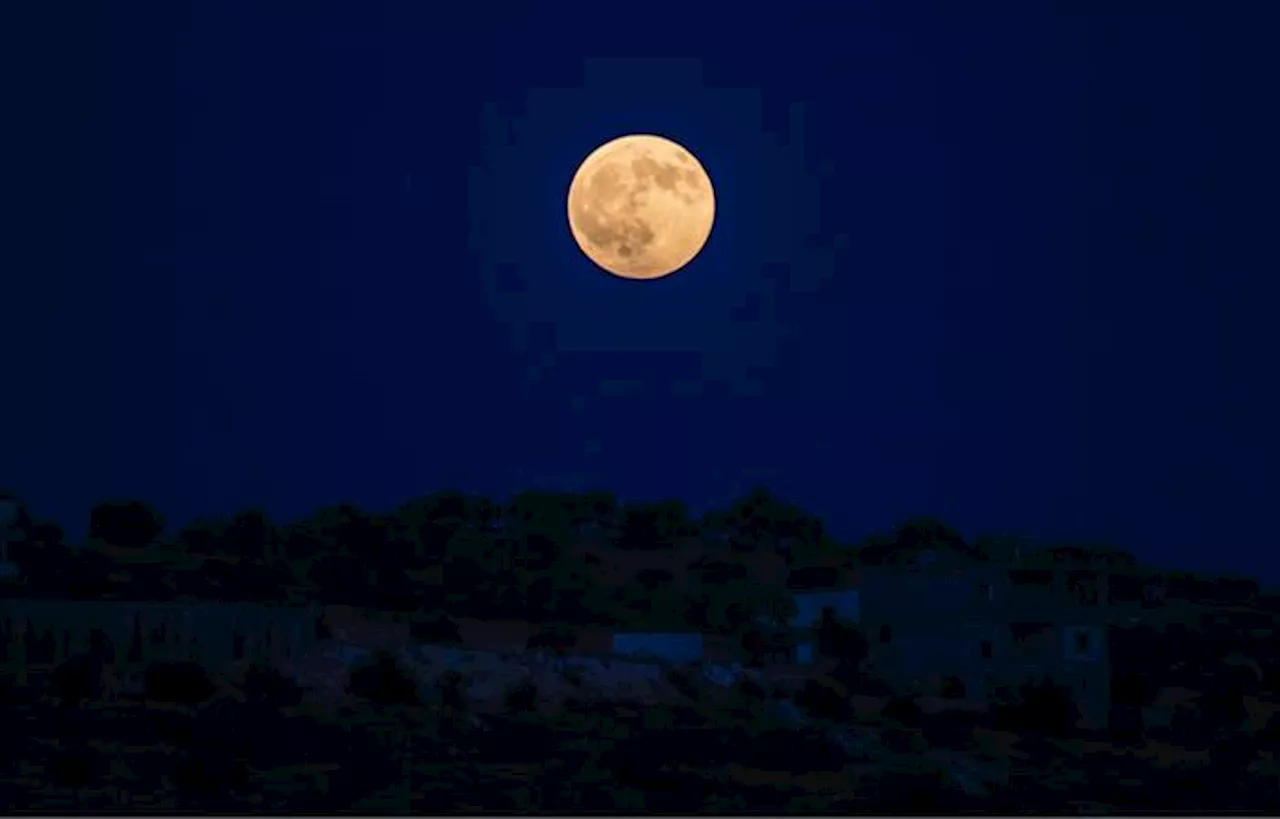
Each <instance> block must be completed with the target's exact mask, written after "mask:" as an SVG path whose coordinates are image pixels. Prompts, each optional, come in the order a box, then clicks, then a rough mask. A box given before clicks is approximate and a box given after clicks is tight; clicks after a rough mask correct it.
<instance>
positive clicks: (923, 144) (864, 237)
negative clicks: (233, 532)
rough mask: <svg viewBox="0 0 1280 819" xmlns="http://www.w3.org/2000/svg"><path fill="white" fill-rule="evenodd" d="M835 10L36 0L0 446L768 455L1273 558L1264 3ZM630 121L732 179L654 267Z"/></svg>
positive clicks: (5, 459)
mask: <svg viewBox="0 0 1280 819" xmlns="http://www.w3.org/2000/svg"><path fill="white" fill-rule="evenodd" d="M824 5H829V6H830V10H829V11H827V12H826V14H827V15H828V16H827V17H821V16H817V15H816V12H815V11H814V9H818V8H821V7H823V6H819V5H814V6H813V8H812V9H810V10H809V11H807V12H804V13H800V12H795V13H791V12H787V11H785V10H782V9H781V8H777V9H775V10H774V11H773V12H771V13H770V14H767V15H753V14H748V13H745V12H743V11H741V10H739V11H736V12H734V13H732V14H726V13H724V12H723V11H717V10H715V9H716V6H715V4H706V9H707V10H706V11H695V12H692V14H697V15H702V16H700V17H696V18H695V17H690V16H689V15H690V14H691V12H690V11H689V9H695V10H698V9H703V8H704V7H703V5H700V4H682V5H677V6H672V7H671V9H669V10H668V11H667V12H661V11H660V10H658V9H657V8H656V7H655V8H653V9H649V8H647V7H644V6H641V7H635V6H634V5H633V4H626V5H623V6H618V7H617V8H616V9H611V8H610V6H609V4H597V5H596V6H594V9H595V12H594V13H595V16H593V17H592V18H590V19H586V18H583V19H572V18H569V17H565V18H562V19H553V18H547V17H540V16H538V15H537V14H536V13H535V12H534V11H533V9H535V8H550V7H548V6H546V5H545V4H523V6H521V7H524V8H527V9H529V10H528V11H524V12H520V11H515V10H510V9H508V10H502V9H500V8H499V7H495V6H493V5H491V4H483V3H462V4H448V7H447V8H445V7H444V6H437V5H436V4H430V3H416V2H415V3H409V2H404V3H378V2H373V0H367V1H366V2H351V3H335V2H323V3H308V4H297V5H296V6H292V7H291V5H290V4H272V3H247V2H212V0H209V1H208V2H198V3H195V2H186V3H180V2H173V3H166V4H159V3H156V4H138V5H133V4H96V8H95V10H93V11H86V10H85V8H84V7H82V6H74V7H73V6H67V7H60V6H57V5H56V4H52V3H49V4H40V3H35V4H16V3H15V4H8V6H7V7H6V8H5V10H4V11H3V12H0V30H4V32H5V33H4V34H3V35H0V37H3V38H4V40H5V42H4V45H5V48H4V53H5V55H6V56H5V58H4V59H5V60H6V61H7V62H10V63H12V64H11V65H7V66H6V67H5V68H6V71H5V76H6V80H5V83H6V87H7V91H6V110H7V111H8V113H9V114H10V116H9V117H6V120H7V122H8V124H7V125H6V127H5V131H6V135H7V138H8V140H12V139H14V138H16V145H15V144H14V143H13V142H11V143H10V145H11V147H10V148H9V149H8V151H7V152H6V153H7V156H6V157H5V159H6V163H5V164H6V166H8V167H7V170H6V175H5V177H6V179H7V180H8V181H7V183H6V187H7V189H6V191H5V192H6V194H7V195H8V196H10V197H11V201H10V205H11V206H16V211H15V212H14V214H13V215H11V216H8V217H6V218H5V227H6V229H7V230H9V231H13V233H12V234H11V235H10V236H9V238H7V239H6V240H5V242H4V248H5V249H4V251H3V257H2V258H3V259H5V261H4V262H3V271H4V274H3V275H4V291H3V294H2V295H0V298H3V299H4V305H3V312H2V313H0V316H2V319H0V341H3V348H4V350H5V352H6V355H7V356H8V359H9V361H8V363H7V367H8V371H9V374H10V377H9V380H8V382H7V384H6V386H4V387H3V390H4V393H5V395H4V398H3V401H0V418H2V420H3V422H4V424H5V428H6V430H7V433H6V434H7V436H8V437H7V439H6V443H5V444H4V447H3V449H0V484H3V485H6V486H8V487H10V488H11V489H13V490H14V491H16V492H18V493H19V494H21V495H22V496H24V497H25V498H26V499H27V500H28V501H29V502H30V503H31V505H32V506H33V508H34V511H35V512H36V513H37V514H38V515H41V516H48V517H53V518H56V519H59V520H60V521H61V522H62V523H64V525H66V526H67V527H68V529H69V531H70V532H71V533H72V534H73V535H75V536H79V535H82V534H83V530H84V526H85V521H86V517H87V510H88V508H89V507H90V505H91V504H92V503H94V502H95V501H97V500H99V499H103V498H109V497H110V498H115V497H140V498H144V499H147V500H149V501H151V502H153V503H154V504H156V505H157V506H158V507H159V508H160V509H161V510H162V511H163V512H164V513H165V514H166V516H167V517H168V519H169V521H170V522H171V523H181V522H184V521H185V520H187V519H189V518H191V517H193V516H196V515H205V514H216V513H229V512H232V511H235V510H237V509H239V508H242V507H245V506H248V505H251V504H261V505H264V506H266V507H267V509H268V510H269V511H270V512H271V513H272V514H273V515H275V516H276V517H278V518H286V519H287V518H290V517H294V516H299V515H303V514H307V513H309V512H310V511H311V510H312V509H314V508H316V507H318V506H320V505H324V504H329V503H335V502H338V501H343V500H353V501H356V502H359V503H361V504H363V505H366V506H369V507H372V508H375V509H376V508H390V507H391V506H393V505H395V504H396V503H398V502H400V501H402V500H404V499H407V498H408V497H410V496H412V495H414V494H416V493H421V492H424V491H428V490H431V489H435V488H439V487H443V486H459V487H462V488H464V489H469V490H476V491H484V492H489V493H493V494H496V495H505V494H507V493H509V492H512V491H514V490H517V489H520V488H524V487H529V486H543V487H550V488H586V487H590V486H600V487H604V488H609V489H613V490H615V491H616V492H617V493H618V494H619V495H620V496H621V497H623V498H624V499H627V498H652V497H663V496H679V497H683V498H685V499H686V500H687V501H688V502H689V503H690V504H691V505H692V506H693V507H694V508H695V509H700V508H705V507H706V506H708V505H712V504H717V503H722V502H724V501H726V500H727V499H729V498H730V497H732V496H733V495H734V494H735V493H738V492H741V491H743V490H745V489H747V488H749V487H750V486H751V485H753V484H756V483H764V484H766V485H768V486H770V487H771V488H773V489H774V490H775V491H777V492H778V493H780V494H782V495H784V496H787V497H789V498H791V499H793V500H795V501H797V502H799V503H800V504H801V505H803V506H805V507H807V508H809V509H811V510H812V511H814V512H816V513H818V514H821V515H823V516H824V517H825V518H826V519H827V520H828V522H829V524H830V525H831V526H832V528H833V529H834V531H835V532H836V534H838V535H841V536H844V537H848V538H857V537H860V536H862V535H863V534H865V533H866V532H868V531H869V530H872V529H877V528H882V527H887V526H889V525H891V524H892V523H894V522H895V521H896V520H898V519H899V518H901V517H902V516H904V515H907V514H910V513H917V512H924V513H933V514H937V515H939V516H941V517H943V518H944V519H947V520H949V521H952V522H954V523H955V524H956V525H958V526H959V527H960V528H961V529H962V530H963V531H965V532H967V533H970V534H972V533H975V532H979V531H983V530H1015V531H1021V532H1025V533H1029V534H1035V535H1039V536H1040V537H1042V538H1045V539H1053V538H1083V539H1088V540H1091V541H1106V542H1111V543H1114V544H1116V545H1118V546H1121V547H1123V548H1128V549H1131V550H1132V551H1134V552H1136V553H1137V554H1138V555H1139V557H1140V558H1142V559H1144V560H1147V561H1150V562H1153V563H1156V564H1158V565H1177V566H1185V567H1188V568H1201V569H1217V570H1227V571H1243V572H1248V573H1254V574H1261V575H1262V576H1263V577H1264V578H1265V579H1267V580H1268V581H1271V582H1275V581H1280V558H1278V557H1277V554H1280V529H1278V528H1277V527H1276V526H1275V524H1274V520H1275V515H1274V510H1275V509H1276V507H1277V497H1280V480H1278V479H1277V474H1278V473H1277V467H1276V464H1277V461H1278V460H1280V446H1278V443H1280V442H1278V438H1280V436H1278V435H1277V431H1276V419H1277V418H1280V401H1278V400H1277V397H1278V396H1280V390H1278V389H1277V385H1276V380H1277V378H1276V374H1277V372H1278V371H1280V367H1277V365H1276V363H1275V357H1276V353H1277V351H1280V339H1278V338H1277V335H1278V334H1277V330H1276V325H1275V321H1274V316H1275V310H1276V308H1275V304H1276V301H1275V299H1276V295H1277V290H1278V289H1280V288H1277V285H1276V281H1275V273H1276V271H1278V270H1280V260H1277V252H1276V241H1275V237H1276V235H1277V224H1278V222H1277V204H1276V203H1277V197H1276V190H1277V187H1278V186H1277V183H1278V182H1280V178H1278V177H1277V173H1276V168H1277V162H1276V155H1275V146H1276V145H1280V132H1278V129H1277V127H1276V117H1275V110H1274V108H1275V103H1274V96H1275V85H1274V79H1275V77H1277V76H1280V65H1277V63H1278V62H1280V60H1278V59H1277V57H1276V49H1275V48H1274V42H1273V39H1272V37H1273V34H1272V32H1274V28H1273V27H1271V26H1270V25H1269V22H1270V21H1268V20H1266V19H1264V16H1265V14H1266V12H1265V10H1266V9H1267V8H1268V4H1265V3H1252V4H1251V3H1246V2H1241V3H1233V4H1221V5H1219V4H1209V3H1180V2H1162V3H1151V2H1137V1H1136V0H1135V1H1134V2H1123V3H1120V2H1095V3H1027V2H986V3H956V2H941V0H939V1H938V2H906V1H905V0H894V2H881V3H874V2H866V3H863V2H858V3H845V4H824ZM73 8H74V10H73ZM836 9H841V10H839V11H837V10H836ZM1250 10H1252V11H1250ZM623 58H625V59H623ZM636 131H639V132H654V133H660V134H664V135H667V136H669V137H671V138H673V139H676V140H677V141H679V142H681V143H683V144H684V145H686V146H688V147H689V148H691V149H692V150H693V151H694V153H696V154H697V155H698V157H699V158H700V160H701V161H702V163H703V164H704V165H705V166H706V168H707V170H708V172H709V173H710V175H711V177H712V180H713V182H714V183H715V185H716V189H717V196H718V201H717V223H716V227H715V230H714V232H713V234H712V237H711V240H710V242H709V244H708V246H707V248H706V249H705V251H704V252H703V254H702V255H701V256H700V257H699V258H698V259H697V260H695V262H694V263H693V264H692V265H690V266H689V267H688V268H686V269H685V270H683V271H681V272H680V273H678V274H676V275H675V276H672V277H670V278H667V279H664V280H660V281H656V282H648V283H638V282H630V281H623V280H619V279H614V278H611V277H609V276H606V275H605V274H603V273H602V272H600V271H599V270H598V269H597V268H595V267H594V266H593V265H592V264H591V263H590V262H589V261H588V260H586V259H585V258H584V257H583V256H582V255H581V253H580V252H579V251H578V250H577V248H576V246H575V245H574V243H573V240H572V237H571V235H570V233H569V231H568V229H567V225H566V219H565V207H564V197H565V194H566V191H567V186H568V184H569V180H570V178H571V177H572V174H573V171H574V170H575V168H576V167H577V164H578V163H579V162H580V161H581V160H582V159H583V158H584V157H585V156H586V154H587V153H588V152H590V151H591V150H592V149H593V148H595V147H596V146H597V145H599V144H600V143H602V142H604V141H606V140H608V139H609V138H612V137H614V136H618V135H620V134H623V133H628V132H636ZM8 140H7V141H8Z"/></svg>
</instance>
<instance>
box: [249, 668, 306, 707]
mask: <svg viewBox="0 0 1280 819" xmlns="http://www.w3.org/2000/svg"><path fill="white" fill-rule="evenodd" d="M236 688H237V690H238V691H239V692H240V694H241V696H243V697H244V701H245V702H247V703H253V704H255V705H267V706H270V707H272V708H293V707H296V706H298V705H301V704H302V699H303V693H304V692H303V690H302V687H301V686H300V685H298V684H297V683H296V682H294V680H293V678H292V677H289V676H287V675H286V674H284V673H282V672H281V671H280V670H279V669H277V668H275V667H274V666H270V665H265V664H262V663H256V662H255V663H250V664H249V666H248V667H247V668H245V670H244V672H243V673H242V674H241V675H240V678H239V679H238V680H236Z"/></svg>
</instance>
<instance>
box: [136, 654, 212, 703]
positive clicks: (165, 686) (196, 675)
mask: <svg viewBox="0 0 1280 819" xmlns="http://www.w3.org/2000/svg"><path fill="white" fill-rule="evenodd" d="M145 690H146V693H147V699H149V700H155V701H157V702H171V703H178V704H185V705H194V704H196V703H202V702H207V701H208V700H209V698H211V697H212V696H213V694H214V691H215V690H216V687H215V686H214V684H213V682H212V681H211V680H210V679H209V675H208V673H207V672H206V671H205V669H204V667H203V666H201V665H200V664H199V663H194V662H190V661H182V662H154V663H151V664H150V665H148V666H147V670H146V675H145Z"/></svg>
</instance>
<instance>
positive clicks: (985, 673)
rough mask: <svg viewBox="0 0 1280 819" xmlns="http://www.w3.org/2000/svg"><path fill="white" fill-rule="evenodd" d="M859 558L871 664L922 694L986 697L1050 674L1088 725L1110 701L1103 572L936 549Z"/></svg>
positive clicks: (1100, 718)
mask: <svg viewBox="0 0 1280 819" xmlns="http://www.w3.org/2000/svg"><path fill="white" fill-rule="evenodd" d="M921 557H922V558H924V559H922V560H917V561H915V562H914V563H913V564H911V565H908V566H878V567H865V568H864V570H863V587H862V595H861V606H862V609H861V614H862V623H863V628H864V630H865V633H866V635H867V640H868V642H869V644H870V653H871V657H872V661H873V663H874V666H875V668H876V669H877V672H878V673H880V674H882V675H883V676H885V677H886V678H887V679H889V680H891V681H894V682H897V683H898V684H900V685H903V686H905V687H910V688H914V689H916V690H920V691H922V692H924V693H927V694H934V695H937V694H942V693H944V692H945V693H949V694H950V695H951V696H962V697H963V698H965V699H969V700H978V701H987V700H990V699H992V698H995V697H997V696H1000V695H1003V694H1005V693H1012V692H1015V691H1016V690H1017V689H1018V688H1019V687H1020V686H1021V685H1022V684H1024V683H1025V682H1027V681H1031V680H1037V681H1038V680H1041V679H1043V678H1046V677H1047V678H1049V679H1050V680H1052V681H1054V682H1055V683H1057V684H1058V685H1061V686H1064V687H1067V688H1069V689H1070V691H1071V695H1072V698H1073V699H1074V700H1075V702H1076V704H1077V706H1078V707H1079V709H1080V712H1081V716H1082V718H1083V720H1084V722H1085V723H1086V724H1090V725H1099V726H1100V725H1104V724H1105V723H1106V720H1107V715H1108V711H1109V709H1110V702H1111V700H1110V686H1111V669H1110V657H1109V654H1108V646H1107V626H1108V620H1109V617H1110V606H1109V605H1108V604H1107V601H1108V599H1109V594H1108V592H1107V589H1106V583H1107V580H1106V574H1105V572H1098V571H1094V572H1091V573H1090V572H1084V571H1083V570H1076V569H1071V568H1066V567H1062V566H1048V567H1044V566H1040V565H1037V564H1036V563H1035V561H1031V562H1029V563H1028V562H1014V563H989V562H979V561H977V560H975V559H973V557H972V556H970V555H964V554H960V553H958V552H950V551H945V550H942V551H937V552H932V553H928V554H926V555H922V556H921Z"/></svg>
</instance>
